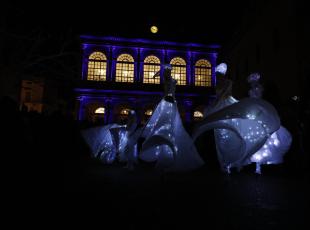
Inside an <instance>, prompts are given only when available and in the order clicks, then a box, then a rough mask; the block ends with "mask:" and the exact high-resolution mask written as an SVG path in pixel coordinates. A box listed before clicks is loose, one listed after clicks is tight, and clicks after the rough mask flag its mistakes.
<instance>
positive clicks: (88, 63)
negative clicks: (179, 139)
mask: <svg viewBox="0 0 310 230" xmlns="http://www.w3.org/2000/svg"><path fill="white" fill-rule="evenodd" d="M81 41H82V79H81V80H80V81H78V82H77V85H76V87H75V95H76V116H77V119H78V120H82V121H83V120H87V121H91V122H98V123H104V124H107V123H111V122H120V123H121V122H123V121H125V120H126V117H127V114H128V110H129V109H134V110H135V111H136V112H137V114H138V119H139V121H140V122H141V123H142V124H143V123H145V122H146V120H147V119H148V118H149V116H150V115H151V114H152V112H153V110H154V108H155V106H156V105H157V103H158V102H159V101H160V99H161V98H162V96H163V85H162V84H161V83H162V81H163V79H161V77H158V78H153V76H154V74H155V73H156V72H158V71H162V69H163V68H161V65H162V64H168V63H169V64H171V65H172V77H174V78H175V79H176V80H177V89H176V99H177V102H178V108H179V111H180V114H181V117H182V119H183V121H184V122H185V123H190V122H192V121H194V120H199V119H200V118H201V117H202V112H203V107H204V106H205V105H207V104H208V103H209V102H210V101H211V100H212V98H213V97H214V93H215V90H214V87H215V84H216V78H215V66H216V59H217V54H218V49H219V46H218V45H203V44H195V43H177V42H167V41H154V40H146V39H128V38H118V37H94V36H81Z"/></svg>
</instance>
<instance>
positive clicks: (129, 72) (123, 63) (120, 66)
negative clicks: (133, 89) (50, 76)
mask: <svg viewBox="0 0 310 230" xmlns="http://www.w3.org/2000/svg"><path fill="white" fill-rule="evenodd" d="M116 61H117V63H116V77H115V81H116V82H133V81H134V59H133V57H132V56H131V55H129V54H121V55H119V56H118V58H117V60H116Z"/></svg>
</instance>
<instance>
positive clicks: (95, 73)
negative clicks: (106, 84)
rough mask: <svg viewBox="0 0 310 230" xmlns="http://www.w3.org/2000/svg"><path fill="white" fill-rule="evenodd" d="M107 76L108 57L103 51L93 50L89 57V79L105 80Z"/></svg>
mask: <svg viewBox="0 0 310 230" xmlns="http://www.w3.org/2000/svg"><path fill="white" fill-rule="evenodd" d="M106 77H107V58H106V56H105V55H104V54H103V53H101V52H93V53H92V54H91V55H90V56H89V58H88V74H87V80H91V81H105V80H106Z"/></svg>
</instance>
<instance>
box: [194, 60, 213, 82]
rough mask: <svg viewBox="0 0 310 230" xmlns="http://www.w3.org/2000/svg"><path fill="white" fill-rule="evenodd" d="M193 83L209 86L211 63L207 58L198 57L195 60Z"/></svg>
mask: <svg viewBox="0 0 310 230" xmlns="http://www.w3.org/2000/svg"><path fill="white" fill-rule="evenodd" d="M195 85H196V86H211V64H210V62H209V61H208V60H205V59H200V60H198V61H197V62H196V64H195Z"/></svg>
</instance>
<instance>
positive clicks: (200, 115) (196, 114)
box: [194, 110, 203, 118]
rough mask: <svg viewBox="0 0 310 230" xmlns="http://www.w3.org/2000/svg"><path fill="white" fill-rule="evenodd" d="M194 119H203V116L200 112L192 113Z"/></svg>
mask: <svg viewBox="0 0 310 230" xmlns="http://www.w3.org/2000/svg"><path fill="white" fill-rule="evenodd" d="M194 117H195V118H203V114H202V112H200V111H198V110H196V111H195V112H194Z"/></svg>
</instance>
